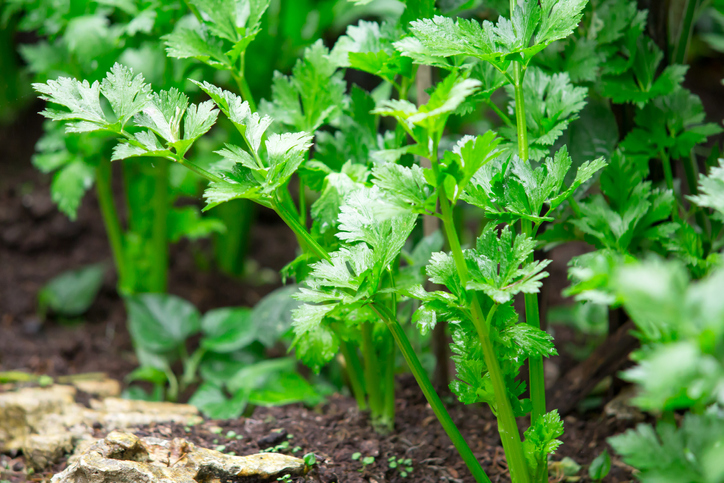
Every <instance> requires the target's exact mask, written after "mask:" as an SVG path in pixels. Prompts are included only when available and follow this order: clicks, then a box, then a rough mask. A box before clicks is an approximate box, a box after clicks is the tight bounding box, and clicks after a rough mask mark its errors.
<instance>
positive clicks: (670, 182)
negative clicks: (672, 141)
mask: <svg viewBox="0 0 724 483" xmlns="http://www.w3.org/2000/svg"><path fill="white" fill-rule="evenodd" d="M660 156H661V165H662V167H663V168H664V178H665V179H666V187H667V188H668V189H670V190H671V192H672V193H674V175H673V174H672V172H671V159H669V155H668V153H667V152H666V151H665V150H663V149H662V150H661V153H660Z"/></svg>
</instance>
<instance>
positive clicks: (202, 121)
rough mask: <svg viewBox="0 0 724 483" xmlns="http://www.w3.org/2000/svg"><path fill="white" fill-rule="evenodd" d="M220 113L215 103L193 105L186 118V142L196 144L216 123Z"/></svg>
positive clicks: (207, 102)
mask: <svg viewBox="0 0 724 483" xmlns="http://www.w3.org/2000/svg"><path fill="white" fill-rule="evenodd" d="M218 115H219V111H217V110H216V109H215V105H214V102H213V101H206V102H202V103H201V104H198V105H197V104H191V105H190V106H189V108H188V110H187V111H186V116H185V117H184V137H183V138H184V140H185V141H190V142H194V141H195V140H196V139H198V138H199V137H201V136H203V135H204V134H206V133H207V132H208V131H209V129H211V126H213V125H214V123H215V122H216V118H217V117H218Z"/></svg>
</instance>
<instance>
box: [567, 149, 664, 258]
mask: <svg viewBox="0 0 724 483" xmlns="http://www.w3.org/2000/svg"><path fill="white" fill-rule="evenodd" d="M646 172H647V168H646V165H645V164H644V165H641V164H640V163H637V162H636V159H635V158H634V159H633V160H630V159H629V158H628V156H626V155H624V154H622V153H620V152H616V153H614V155H613V156H612V157H611V160H610V165H609V168H607V169H606V170H605V171H604V172H603V174H602V175H601V190H602V191H603V194H605V195H606V196H605V197H604V196H603V195H601V194H597V195H593V196H591V197H590V198H588V199H587V200H584V201H582V202H581V203H580V204H579V206H578V208H579V210H580V213H581V217H580V218H579V219H575V220H572V221H571V223H572V224H573V225H574V226H576V228H578V229H580V230H581V231H582V232H583V233H584V239H585V240H586V241H588V242H589V243H591V244H593V245H594V246H596V247H598V248H610V249H614V250H617V251H621V252H628V253H634V252H636V251H638V250H640V249H641V248H643V247H647V246H651V245H652V242H653V243H656V242H658V243H661V241H662V240H663V239H665V238H666V237H668V236H670V235H671V234H672V233H673V232H674V231H675V230H676V227H675V225H673V224H671V223H666V220H668V219H669V217H670V216H671V212H672V207H673V204H674V196H673V193H671V192H669V191H663V190H660V189H654V188H653V187H652V183H651V182H650V181H644V176H645V174H646ZM662 222H663V223H662Z"/></svg>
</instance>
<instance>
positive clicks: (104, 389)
mask: <svg viewBox="0 0 724 483" xmlns="http://www.w3.org/2000/svg"><path fill="white" fill-rule="evenodd" d="M72 383H73V386H75V387H76V388H77V389H78V390H80V391H83V392H87V393H88V394H92V395H93V396H97V397H118V396H120V395H121V383H120V382H118V381H116V380H115V379H109V378H107V377H104V378H99V379H91V378H89V379H75V380H73V381H72Z"/></svg>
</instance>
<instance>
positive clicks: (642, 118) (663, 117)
mask: <svg viewBox="0 0 724 483" xmlns="http://www.w3.org/2000/svg"><path fill="white" fill-rule="evenodd" d="M703 121H704V107H703V106H702V104H701V100H700V99H699V98H698V97H697V96H695V95H693V94H692V93H690V92H689V91H687V90H686V89H677V90H675V91H674V92H672V93H671V94H668V95H665V96H659V97H657V98H656V99H654V100H653V101H651V102H649V103H647V104H646V106H645V107H643V108H642V109H640V110H639V111H638V112H637V113H636V117H635V122H636V127H635V128H634V129H633V130H632V131H631V132H630V133H628V134H627V135H626V139H624V141H623V142H622V143H621V147H622V148H623V149H624V150H625V151H626V155H627V156H628V157H630V158H635V159H636V161H637V162H638V163H645V162H647V161H649V160H650V159H651V158H654V157H659V153H661V152H667V153H669V155H670V157H671V158H672V159H679V158H682V157H684V156H689V154H690V153H691V150H692V149H693V148H694V146H696V145H698V144H702V143H705V142H706V140H707V138H709V137H710V136H712V135H715V134H718V133H720V132H722V128H721V127H720V126H718V125H716V124H714V123H704V122H703Z"/></svg>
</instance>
